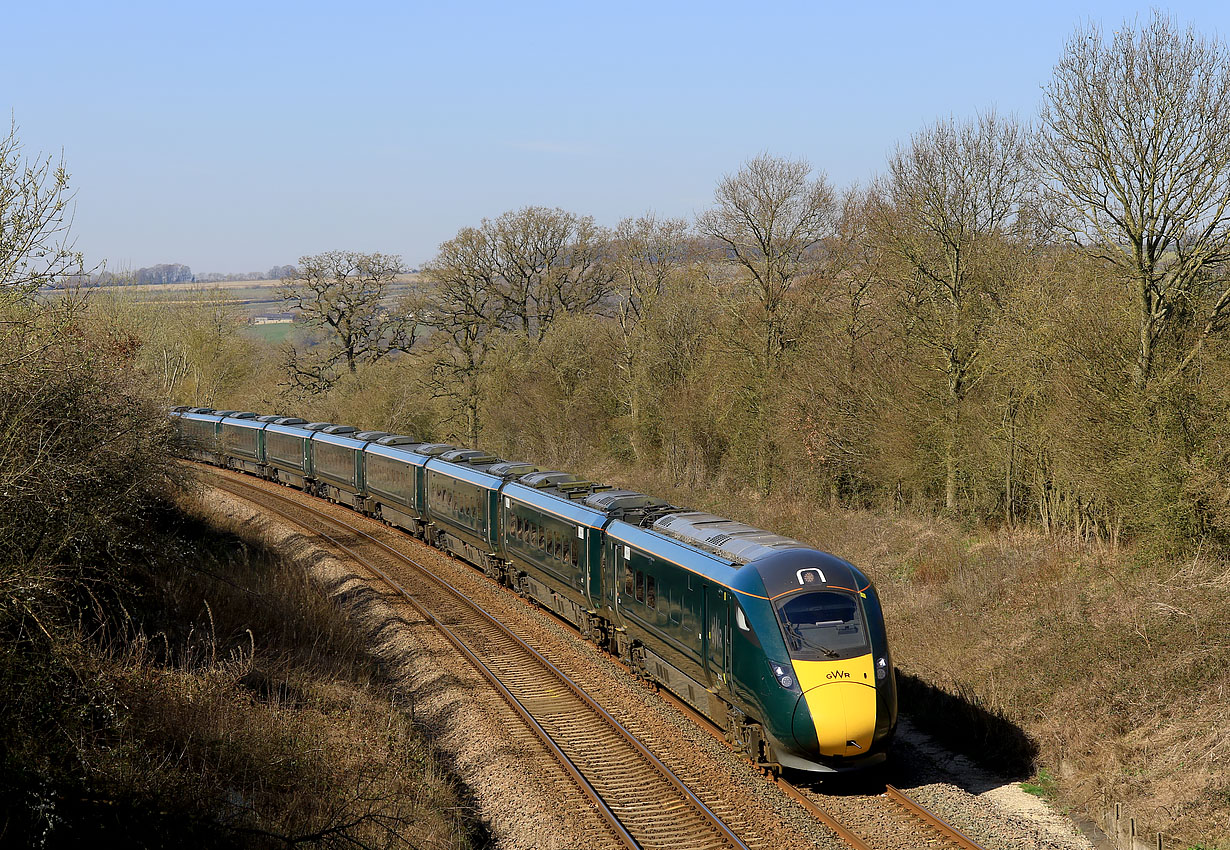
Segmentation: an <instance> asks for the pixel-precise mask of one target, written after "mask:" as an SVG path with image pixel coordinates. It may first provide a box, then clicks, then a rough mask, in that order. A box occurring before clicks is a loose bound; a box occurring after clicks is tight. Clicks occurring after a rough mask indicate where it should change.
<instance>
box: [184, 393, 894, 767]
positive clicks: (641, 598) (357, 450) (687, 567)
mask: <svg viewBox="0 0 1230 850" xmlns="http://www.w3.org/2000/svg"><path fill="white" fill-rule="evenodd" d="M171 416H172V418H173V421H174V423H175V425H176V429H177V435H178V438H179V449H180V452H181V453H182V454H183V455H184V456H186V457H190V458H193V459H197V460H202V461H206V462H208V463H211V464H215V465H218V466H223V467H228V468H231V469H236V470H242V471H245V472H249V473H252V474H254V475H259V476H261V477H263V478H266V479H269V480H271V481H275V482H279V483H281V484H285V485H289V486H291V487H297V488H299V489H301V490H304V491H306V492H308V493H311V494H314V495H316V496H319V497H322V498H325V499H329V500H330V501H333V502H337V503H340V504H344V505H348V506H350V507H351V508H354V509H355V510H357V511H361V512H362V513H365V514H368V515H370V516H372V517H376V518H378V519H381V520H383V521H385V522H387V523H389V524H391V525H395V526H398V527H400V528H402V529H404V530H406V531H408V532H410V533H411V534H413V535H415V536H416V537H419V538H421V539H423V540H425V541H426V542H427V543H429V544H431V545H433V546H435V547H437V548H439V549H441V550H443V551H446V552H449V553H451V554H453V555H455V556H456V557H458V558H461V559H462V560H465V561H467V562H469V563H470V564H472V565H474V566H475V567H477V568H479V569H480V570H483V571H484V572H486V573H487V574H488V575H490V576H491V577H492V578H494V579H496V580H497V581H498V582H500V583H501V584H503V585H505V586H507V587H509V588H511V589H513V590H515V591H517V592H518V593H520V594H522V595H523V596H526V597H528V598H530V599H532V600H534V601H535V602H537V603H538V604H540V605H542V606H543V607H545V608H547V609H548V610H550V611H551V612H553V613H554V614H556V615H558V616H559V617H561V618H563V619H565V620H567V621H568V622H570V623H572V624H573V625H574V626H576V628H577V629H578V630H579V631H580V632H581V634H582V635H583V636H584V637H586V638H587V639H589V640H592V641H594V642H595V643H596V644H598V645H599V646H600V647H602V648H604V649H605V650H607V651H609V652H610V653H612V654H614V655H615V656H617V657H619V658H620V659H622V660H623V661H624V662H625V663H627V664H628V665H629V666H630V667H631V668H632V669H633V670H634V671H636V672H637V674H638V675H640V676H643V677H644V678H646V679H649V680H651V681H653V682H655V683H657V684H658V685H660V686H661V687H664V688H666V689H668V690H670V691H671V692H672V693H674V694H675V695H676V696H678V697H679V698H680V699H682V700H684V701H685V702H687V703H688V704H689V705H691V706H692V707H693V708H694V709H696V710H697V711H698V712H700V713H701V714H703V715H705V716H706V717H708V718H709V719H710V720H712V721H713V722H714V723H716V724H717V725H718V726H719V727H721V728H723V729H724V730H725V731H726V736H727V739H728V740H729V741H730V742H731V743H732V744H733V745H734V746H735V749H736V750H738V751H740V752H742V753H744V754H746V755H747V756H748V757H749V758H751V759H752V760H753V761H754V762H756V763H757V764H759V765H761V766H762V767H766V768H768V769H780V768H781V767H786V768H791V769H797V770H803V771H812V772H817V773H841V772H848V771H854V770H858V769H862V768H866V767H870V766H874V765H877V764H880V763H882V762H883V761H884V760H885V758H886V754H887V750H888V747H889V743H890V741H891V740H892V737H893V733H894V730H895V728H896V724H897V691H896V680H895V677H894V670H893V664H892V658H891V656H890V655H889V649H888V643H887V639H886V636H885V630H884V617H883V612H882V610H881V607H880V601H879V598H878V597H877V595H876V591H875V588H874V587H872V584H871V582H870V581H869V580H868V578H867V577H866V575H864V574H863V573H862V571H860V570H859V569H858V568H857V567H855V566H853V565H852V564H850V563H847V562H846V561H844V560H842V559H840V558H837V557H835V556H833V555H830V554H827V553H824V552H820V551H817V550H815V549H812V548H810V547H809V546H806V545H804V544H803V543H800V542H798V541H796V540H791V539H789V538H786V537H782V536H779V535H776V534H773V533H771V532H768V531H763V530H761V529H758V528H753V527H751V526H748V525H745V524H743V523H740V522H735V521H733V520H729V519H723V518H721V517H718V516H714V515H712V514H708V513H702V512H699V511H691V510H686V509H683V508H680V507H677V506H674V505H670V504H667V503H666V502H663V501H662V500H660V499H656V498H653V497H652V496H648V495H645V494H644V493H636V492H631V491H628V490H620V489H613V488H611V487H607V486H603V485H599V484H595V483H592V482H588V481H583V480H581V479H580V478H578V477H577V476H575V475H572V474H570V473H567V472H558V471H553V470H546V469H540V468H539V467H537V466H535V465H533V464H529V463H519V462H509V461H506V460H501V459H500V458H497V457H493V456H491V455H489V454H487V453H485V452H482V451H479V450H476V449H466V448H459V447H457V446H453V445H448V444H443V443H424V442H422V441H419V440H414V439H412V438H410V437H405V436H400V435H395V434H386V433H384V432H380V431H360V430H358V429H356V428H354V427H352V426H349V425H335V424H331V423H325V422H312V423H309V422H306V421H304V420H303V419H297V418H292V417H277V416H258V415H257V414H255V413H245V412H237V411H215V410H212V409H209V408H189V407H179V408H175V409H174V410H173V411H172V412H171Z"/></svg>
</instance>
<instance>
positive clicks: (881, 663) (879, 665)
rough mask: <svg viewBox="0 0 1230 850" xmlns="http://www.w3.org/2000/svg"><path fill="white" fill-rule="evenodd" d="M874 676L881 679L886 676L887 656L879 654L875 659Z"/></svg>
mask: <svg viewBox="0 0 1230 850" xmlns="http://www.w3.org/2000/svg"><path fill="white" fill-rule="evenodd" d="M876 678H877V679H879V680H880V681H883V680H885V679H887V678H888V657H887V656H881V657H880V658H877V659H876Z"/></svg>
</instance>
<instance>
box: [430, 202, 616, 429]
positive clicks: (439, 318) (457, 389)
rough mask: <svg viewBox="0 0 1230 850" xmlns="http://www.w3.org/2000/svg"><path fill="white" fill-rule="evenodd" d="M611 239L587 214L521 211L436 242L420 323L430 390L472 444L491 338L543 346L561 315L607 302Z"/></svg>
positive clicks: (552, 210) (609, 283)
mask: <svg viewBox="0 0 1230 850" xmlns="http://www.w3.org/2000/svg"><path fill="white" fill-rule="evenodd" d="M610 251H611V235H610V233H609V231H607V230H606V229H604V228H601V227H598V226H597V225H595V224H594V220H593V219H592V218H590V217H589V216H578V215H574V214H573V213H570V212H566V211H564V210H560V209H547V208H544V207H526V208H524V209H521V210H516V211H512V212H507V213H504V214H503V215H501V216H500V217H499V218H497V219H496V220H494V221H491V220H490V219H484V220H483V222H482V224H481V225H480V226H479V227H466V228H463V229H462V230H460V231H459V232H458V233H457V235H456V236H455V237H453V238H452V239H450V240H448V241H447V242H445V243H443V244H442V245H441V246H440V251H439V253H438V255H437V256H436V258H435V259H434V260H432V262H430V263H428V264H427V265H426V266H425V267H424V269H423V277H424V280H425V281H426V282H427V283H428V284H429V285H433V286H434V291H433V292H432V293H431V294H430V295H429V296H428V305H427V312H426V313H425V318H424V323H425V324H427V325H429V326H431V327H432V328H434V329H435V331H436V333H435V334H434V335H433V340H435V342H433V350H434V351H435V354H436V356H435V360H434V362H433V367H432V369H433V370H432V377H431V386H432V392H433V394H434V395H435V397H437V398H447V399H450V400H451V401H453V403H454V404H456V405H457V406H458V407H459V408H460V412H461V414H462V417H463V419H464V420H465V431H466V433H467V435H468V437H469V439H470V441H471V442H477V440H478V437H479V434H480V432H481V429H480V422H479V413H480V410H481V405H482V383H481V380H480V379H481V377H482V375H483V369H484V366H485V363H486V360H487V354H488V352H489V351H490V349H491V346H492V344H493V342H494V341H495V338H496V337H497V336H498V335H499V334H500V333H501V332H506V331H507V332H515V333H519V334H521V335H523V336H524V337H525V338H526V339H527V340H529V341H531V342H535V343H540V342H542V340H543V338H544V336H545V335H546V333H547V331H548V330H549V329H550V328H551V325H552V324H553V323H554V322H555V321H556V320H557V319H558V318H559V317H560V316H562V315H565V314H569V313H578V312H584V311H588V310H593V309H595V308H597V307H598V306H599V305H601V304H603V303H604V302H605V301H606V300H607V299H608V298H609V296H610V294H611V286H612V280H613V278H614V270H613V268H612V266H611V263H610Z"/></svg>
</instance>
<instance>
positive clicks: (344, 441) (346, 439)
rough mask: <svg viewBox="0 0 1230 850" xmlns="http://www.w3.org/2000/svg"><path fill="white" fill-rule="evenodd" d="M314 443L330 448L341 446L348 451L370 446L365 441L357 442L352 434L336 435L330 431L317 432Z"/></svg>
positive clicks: (313, 439) (313, 438) (313, 436)
mask: <svg viewBox="0 0 1230 850" xmlns="http://www.w3.org/2000/svg"><path fill="white" fill-rule="evenodd" d="M312 441H313V442H316V443H325V444H327V445H330V446H341V447H342V448H347V449H362V448H363V447H364V446H365V445H368V444H367V443H365V442H364V441H363V440H356V439H355V438H354V436H353V435H352V434H349V433H343V434H334V433H330V431H329V429H327V428H326V429H325V430H323V431H317V432H316V433H315V434H313V435H312Z"/></svg>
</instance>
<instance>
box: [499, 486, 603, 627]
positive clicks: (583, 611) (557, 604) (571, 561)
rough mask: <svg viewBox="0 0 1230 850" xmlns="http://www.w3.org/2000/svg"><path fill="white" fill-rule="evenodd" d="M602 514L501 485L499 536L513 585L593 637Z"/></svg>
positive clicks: (599, 580)
mask: <svg viewBox="0 0 1230 850" xmlns="http://www.w3.org/2000/svg"><path fill="white" fill-rule="evenodd" d="M605 519H606V517H605V515H603V514H601V513H599V512H597V511H593V510H590V509H589V508H585V507H583V506H581V505H577V504H576V503H573V502H567V501H565V500H563V499H560V498H557V497H555V496H551V495H549V494H546V493H541V492H538V491H537V490H535V489H534V488H532V487H526V486H524V485H522V484H515V483H513V484H508V485H506V486H505V487H504V490H503V493H502V499H501V501H500V534H501V545H502V550H503V555H504V557H505V558H506V559H507V560H508V561H509V562H510V563H511V565H512V569H513V571H514V572H515V573H517V574H518V577H517V579H516V580H515V581H516V583H517V586H518V589H519V590H521V592H523V593H525V594H526V595H528V596H530V597H532V598H534V599H535V600H537V601H538V602H539V604H541V605H543V606H544V607H546V608H548V609H550V610H551V611H554V612H555V613H556V614H558V615H559V616H561V617H563V618H564V619H566V620H568V621H569V622H571V623H573V624H574V625H576V626H577V627H578V628H580V629H581V631H582V633H583V634H585V635H586V636H587V637H594V636H595V635H594V631H593V630H594V629H595V628H596V627H597V626H598V623H597V622H596V621H595V620H594V618H593V617H592V616H591V614H592V612H593V611H594V610H595V608H596V606H597V604H598V603H599V593H598V591H599V588H600V587H601V576H600V571H601V569H602V524H603V522H604V521H605Z"/></svg>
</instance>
